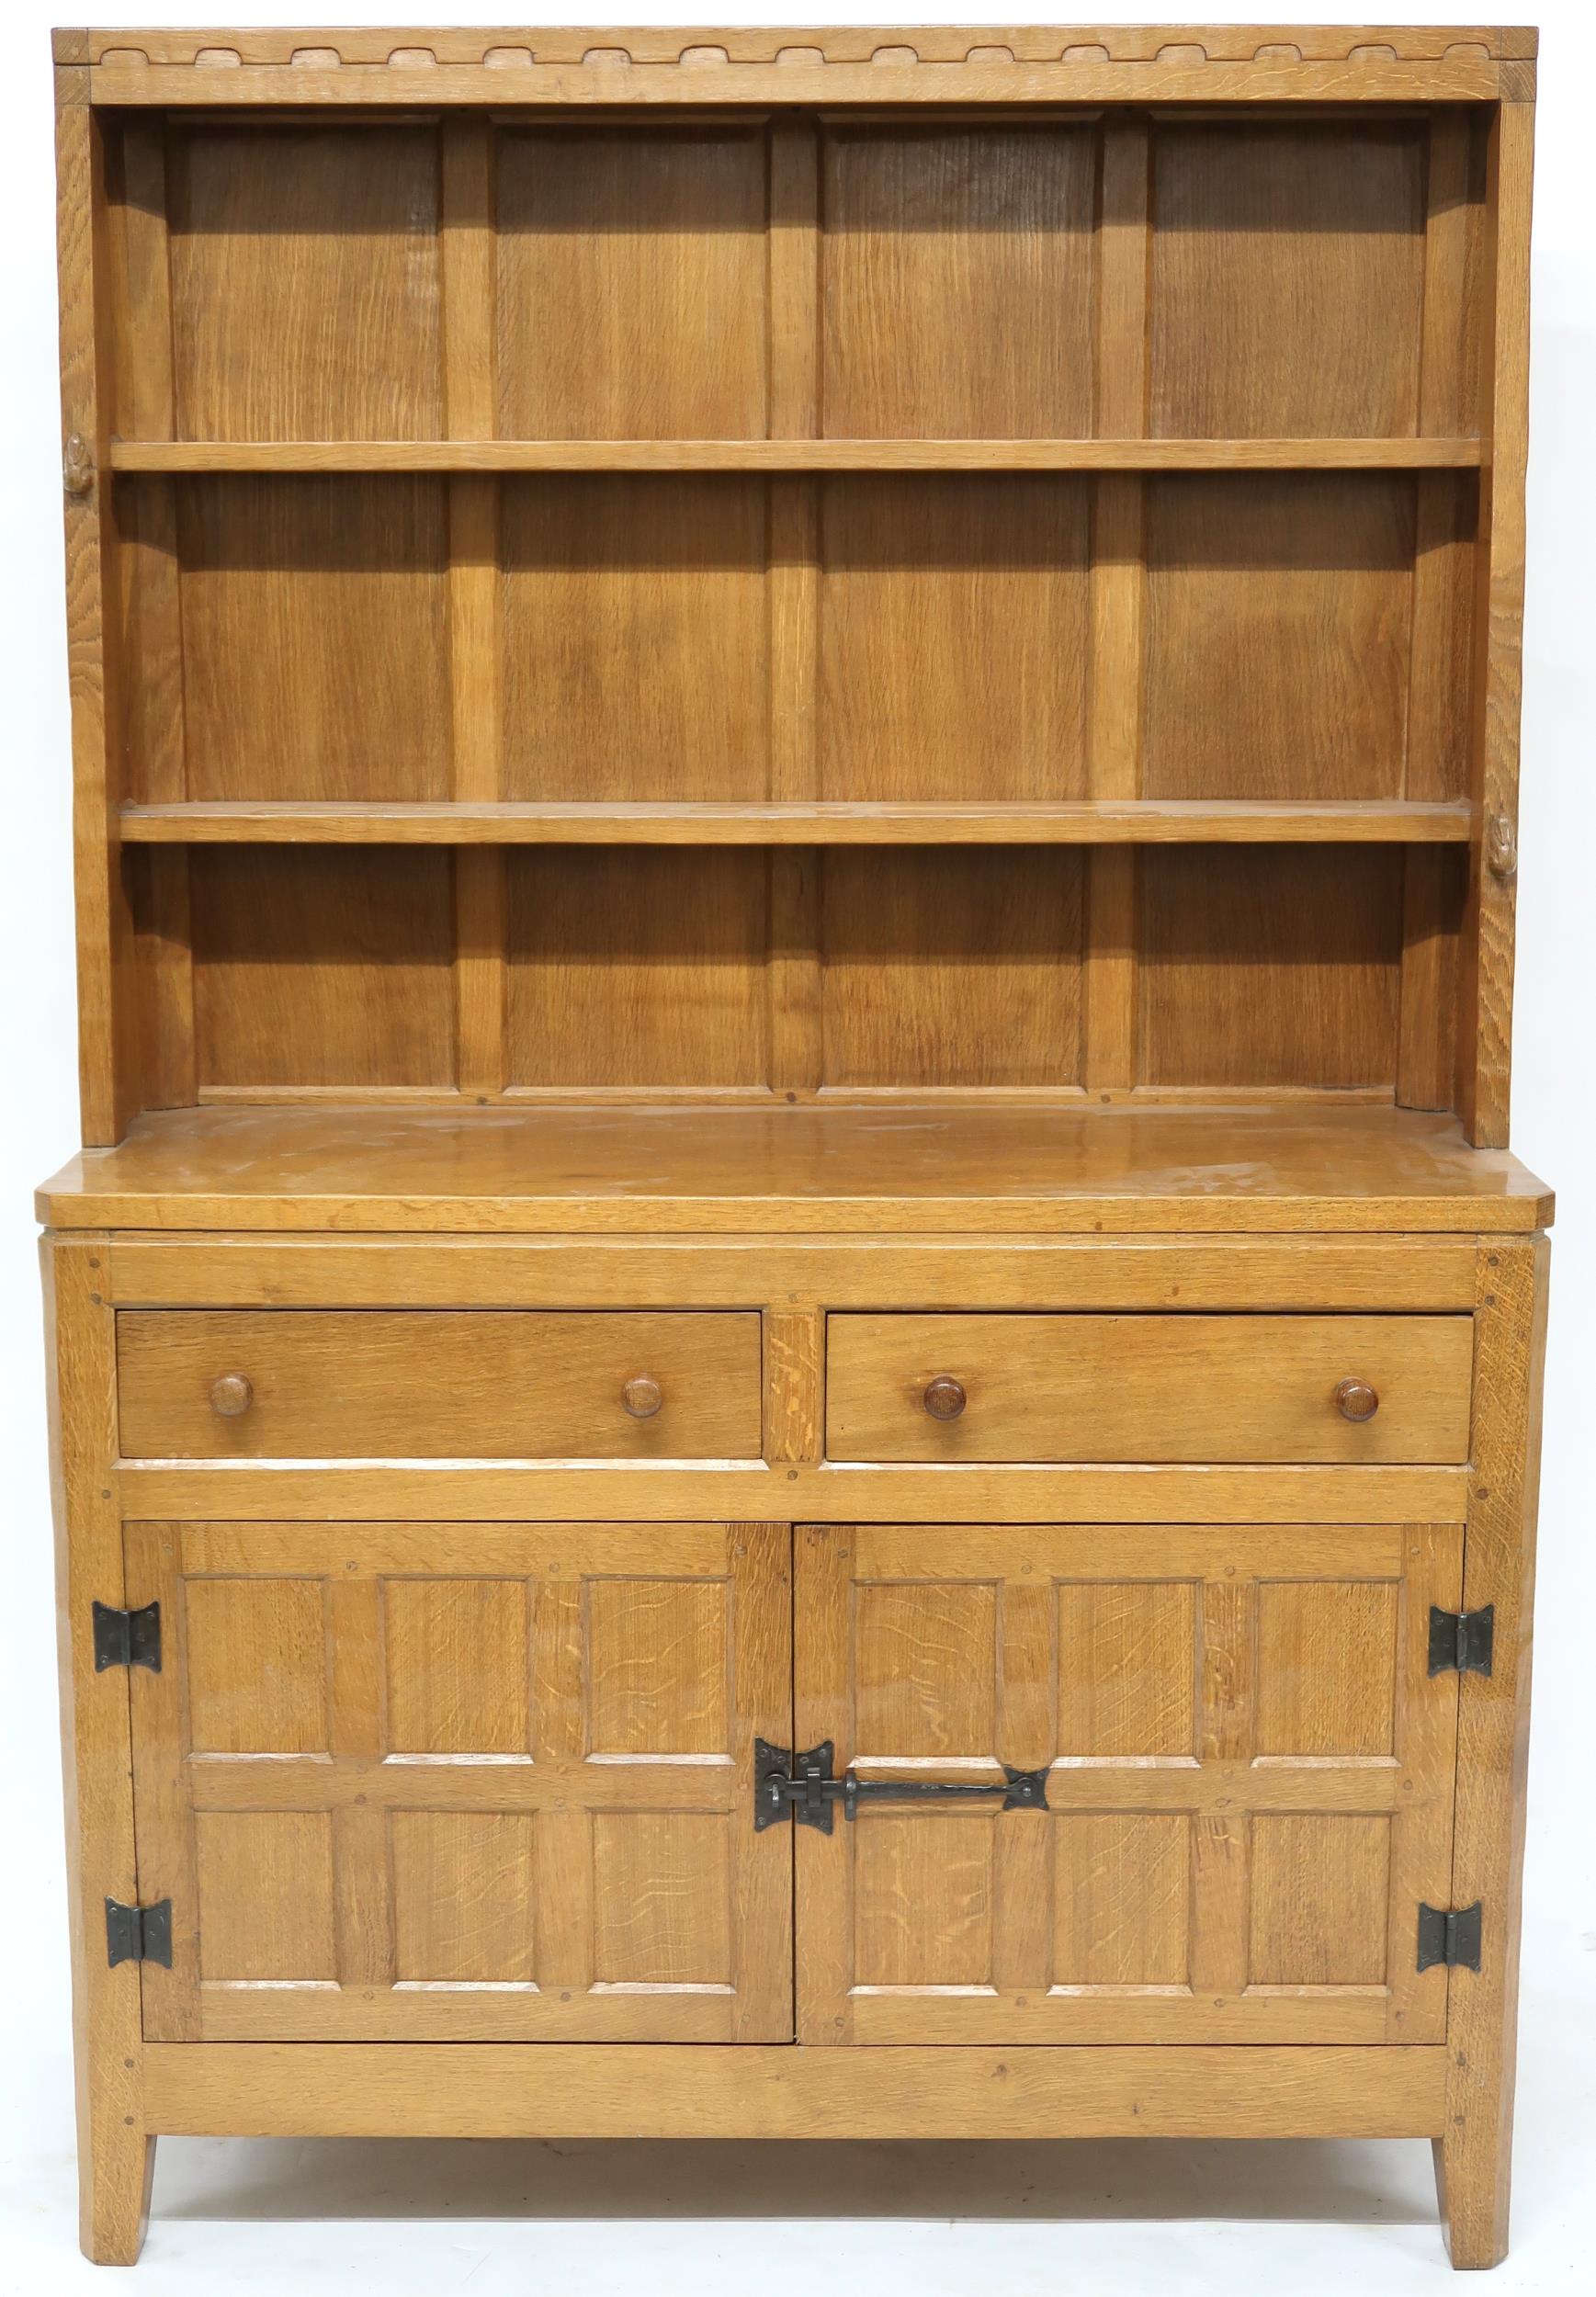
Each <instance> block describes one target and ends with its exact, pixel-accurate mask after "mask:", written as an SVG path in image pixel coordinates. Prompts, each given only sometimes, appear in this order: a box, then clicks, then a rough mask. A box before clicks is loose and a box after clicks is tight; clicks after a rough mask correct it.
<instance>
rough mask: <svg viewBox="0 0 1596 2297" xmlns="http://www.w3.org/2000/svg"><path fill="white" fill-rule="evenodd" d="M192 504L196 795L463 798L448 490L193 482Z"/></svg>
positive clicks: (236, 479) (183, 551)
mask: <svg viewBox="0 0 1596 2297" xmlns="http://www.w3.org/2000/svg"><path fill="white" fill-rule="evenodd" d="M132 483H133V484H134V485H137V484H138V483H139V481H133V482H132ZM176 504H177V560H178V568H179V583H180V613H181V620H182V678H183V713H184V728H185V742H186V748H187V789H186V792H185V794H186V795H187V797H188V798H195V799H200V798H219V799H224V800H225V799H243V798H277V799H285V798H302V799H305V800H308V801H312V802H314V801H323V800H327V801H330V800H335V799H351V800H356V801H361V800H367V799H377V798H396V799H401V800H411V799H427V798H447V796H448V795H449V794H450V792H449V696H448V675H449V656H448V624H447V571H446V570H447V558H448V549H447V529H446V521H445V504H444V488H443V482H442V481H439V480H437V479H431V478H419V479H412V478H367V477H355V476H351V475H349V474H347V473H340V474H339V475H337V476H336V477H333V478H289V477H278V478H252V477H244V476H232V477H216V478H198V479H181V480H178V481H176ZM134 671H135V675H139V674H141V664H140V663H139V662H138V659H137V657H135V662H134ZM163 671H164V663H163V662H159V661H154V662H152V663H151V664H150V665H149V666H148V670H147V673H145V674H147V675H148V676H149V677H150V678H151V679H152V681H153V680H154V679H155V678H157V677H159V676H160V675H161V674H162V673H163ZM160 701H161V696H160V695H159V693H158V692H155V693H153V694H152V696H151V702H150V707H151V708H158V707H159V706H160Z"/></svg>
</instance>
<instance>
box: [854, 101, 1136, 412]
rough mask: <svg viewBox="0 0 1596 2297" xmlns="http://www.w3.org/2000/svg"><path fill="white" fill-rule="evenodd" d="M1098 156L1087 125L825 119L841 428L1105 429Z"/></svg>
mask: <svg viewBox="0 0 1596 2297" xmlns="http://www.w3.org/2000/svg"><path fill="white" fill-rule="evenodd" d="M1094 161H1095V153H1094V151H1093V138H1092V133H1091V131H1090V130H1088V129H1087V128H1086V127H1085V126H1084V125H1081V124H1076V123H1070V124H1062V125H1061V124H1054V123H1048V124H1047V125H1043V124H1041V123H1038V124H1036V125H1035V126H1030V125H1026V126H1021V127H1009V126H1006V125H1005V126H1002V127H995V126H978V125H975V124H973V123H971V124H968V125H966V124H962V123H960V124H957V125H953V126H949V127H940V126H939V127H934V128H922V129H918V130H915V131H914V132H912V133H909V134H906V133H905V132H904V131H903V130H902V128H901V127H900V126H896V125H892V126H889V125H886V124H883V123H879V122H875V123H871V124H869V125H865V124H860V125H859V126H856V127H855V126H853V125H851V124H848V125H844V124H841V123H838V124H833V125H831V126H830V127H828V128H827V130H825V131H824V134H823V138H822V145H821V166H822V194H821V196H822V202H823V214H824V222H825V229H824V233H823V238H822V251H823V253H822V263H823V277H822V289H821V294H822V314H823V322H822V323H823V337H822V341H823V352H822V357H823V371H822V381H821V412H822V425H823V428H824V430H825V431H826V432H827V433H828V434H829V435H831V436H840V437H843V438H960V437H971V438H974V437H982V436H990V437H997V438H1047V437H1060V438H1066V437H1079V436H1085V435H1086V434H1087V433H1088V432H1089V431H1090V430H1091V428H1092V399H1091V383H1090V374H1091V332H1092V287H1093V234H1092V175H1093V172H1094Z"/></svg>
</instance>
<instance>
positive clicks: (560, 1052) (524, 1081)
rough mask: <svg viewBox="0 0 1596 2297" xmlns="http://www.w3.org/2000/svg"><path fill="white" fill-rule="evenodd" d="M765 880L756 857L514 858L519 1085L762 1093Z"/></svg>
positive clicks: (611, 853)
mask: <svg viewBox="0 0 1596 2297" xmlns="http://www.w3.org/2000/svg"><path fill="white" fill-rule="evenodd" d="M767 879H768V873H767V870H766V867H765V863H764V855H763V854H757V853H745V852H724V853H717V854H691V853H677V852H670V853H650V852H646V851H644V850H642V849H640V848H639V847H634V846H616V847H614V848H612V849H609V850H606V851H602V852H598V851H595V852H591V853H588V852H584V853H582V854H570V855H564V854H560V855H557V854H543V853H539V854H530V853H528V854H516V855H515V856H514V858H513V860H512V863H511V866H510V870H509V926H508V940H509V987H508V997H509V1010H508V1051H509V1058H508V1075H509V1081H510V1082H511V1084H512V1085H513V1086H515V1087H518V1088H522V1089H535V1090H548V1089H564V1090H566V1091H567V1092H569V1091H572V1090H573V1089H579V1088H582V1087H588V1088H598V1089H599V1090H601V1091H602V1090H604V1089H606V1088H607V1089H614V1088H619V1087H638V1086H656V1087H675V1088H678V1089H682V1090H684V1091H691V1090H693V1089H696V1090H697V1091H699V1092H715V1091H717V1090H719V1089H723V1088H736V1087H741V1088H745V1089H746V1088H750V1087H754V1088H758V1087H763V1086H764V1085H765V1084H766V1081H767V1080H768V1077H769V1073H770V1052H769V1013H768V1009H767V1001H766V994H765V981H764V967H765V958H766V948H767V932H768V925H767V918H768V909H767V900H768V882H767Z"/></svg>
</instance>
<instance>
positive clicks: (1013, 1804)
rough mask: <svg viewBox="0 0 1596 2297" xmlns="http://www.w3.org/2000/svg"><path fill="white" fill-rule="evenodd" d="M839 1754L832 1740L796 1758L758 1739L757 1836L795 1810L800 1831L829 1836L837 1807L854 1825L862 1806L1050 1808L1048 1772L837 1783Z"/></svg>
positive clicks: (851, 1778) (852, 1778) (854, 1778)
mask: <svg viewBox="0 0 1596 2297" xmlns="http://www.w3.org/2000/svg"><path fill="white" fill-rule="evenodd" d="M835 1753H836V1748H835V1745H834V1742H833V1741H832V1740H831V1739H829V1738H827V1739H822V1740H821V1744H820V1745H819V1746H818V1747H810V1748H805V1749H804V1751H803V1752H802V1753H800V1754H796V1755H795V1754H794V1753H792V1752H791V1750H790V1749H789V1748H786V1747H773V1746H772V1745H771V1744H770V1742H769V1740H768V1739H764V1738H759V1739H755V1741H754V1743H753V1828H754V1832H755V1833H756V1834H763V1833H764V1829H765V1828H766V1827H773V1826H775V1823H776V1821H777V1820H778V1819H781V1818H785V1817H786V1816H787V1812H788V1811H789V1810H790V1811H791V1812H792V1813H793V1815H794V1816H795V1817H796V1818H797V1820H798V1825H799V1826H800V1827H815V1828H817V1829H818V1830H819V1832H820V1833H821V1834H823V1835H829V1834H830V1833H831V1831H832V1807H833V1805H836V1804H838V1803H841V1805H842V1806H843V1817H844V1818H847V1819H850V1820H851V1819H855V1818H856V1817H857V1816H858V1815H859V1805H860V1804H861V1803H962V1802H968V1801H973V1800H975V1799H976V1798H977V1797H980V1796H987V1797H990V1796H991V1795H993V1794H1000V1795H1002V1803H1001V1804H1000V1805H999V1808H1000V1809H1001V1810H1046V1809H1047V1771H1046V1770H1041V1771H1015V1770H1014V1769H1013V1767H1012V1766H1011V1765H1010V1764H1008V1763H1005V1764H1004V1765H1003V1776H1002V1779H861V1778H860V1777H859V1776H858V1774H857V1772H856V1771H853V1770H852V1769H849V1770H847V1771H843V1774H842V1776H841V1778H837V1777H835V1776H834V1775H833V1771H832V1765H833V1762H834V1760H835Z"/></svg>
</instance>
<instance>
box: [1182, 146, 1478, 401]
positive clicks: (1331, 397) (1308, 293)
mask: <svg viewBox="0 0 1596 2297" xmlns="http://www.w3.org/2000/svg"><path fill="white" fill-rule="evenodd" d="M1424 155H1425V129H1424V124H1423V123H1422V122H1421V121H1420V120H1410V119H1403V120H1396V121H1392V122H1390V123H1389V124H1387V123H1386V122H1384V121H1372V122H1369V121H1364V120H1359V121H1358V122H1356V123H1355V124H1354V123H1353V122H1351V121H1342V120H1338V121H1336V122H1334V123H1333V124H1331V123H1328V122H1315V123H1313V124H1311V125H1306V126H1305V125H1300V124H1298V123H1297V122H1296V121H1293V122H1291V123H1290V124H1289V125H1287V124H1285V123H1280V122H1274V121H1268V122H1264V123H1262V124H1257V125H1255V124H1253V123H1252V122H1248V123H1247V124H1245V125H1237V126H1230V125H1220V124H1217V123H1216V122H1214V121H1211V120H1208V121H1204V122H1202V123H1201V124H1200V125H1196V126H1193V127H1189V128H1188V127H1173V126H1171V125H1169V124H1168V123H1167V122H1165V123H1162V124H1160V127H1159V128H1158V129H1157V130H1156V131H1155V134H1154V139H1153V217H1154V229H1153V234H1152V273H1151V311H1150V350H1151V370H1152V371H1151V410H1150V413H1151V430H1152V435H1153V436H1154V437H1157V438H1313V437H1342V436H1350V437H1353V438H1375V437H1386V436H1398V437H1404V436H1411V434H1412V433H1413V432H1414V431H1415V430H1417V428H1418V427H1419V424H1418V415H1419V333H1420V317H1421V311H1422V308H1423V266H1424ZM1462 348H1463V347H1462V345H1459V346H1458V354H1459V356H1460V358H1461V356H1462Z"/></svg>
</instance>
